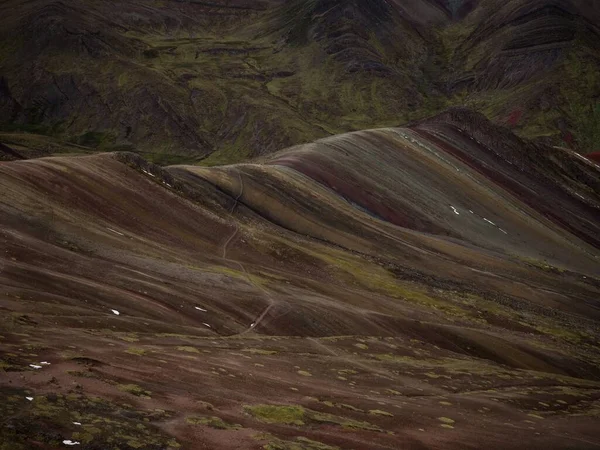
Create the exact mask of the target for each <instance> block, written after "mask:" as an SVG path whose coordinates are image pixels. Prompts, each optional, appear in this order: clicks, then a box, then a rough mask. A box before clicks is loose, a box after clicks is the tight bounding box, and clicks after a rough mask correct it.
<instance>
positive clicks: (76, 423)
mask: <svg viewBox="0 0 600 450" xmlns="http://www.w3.org/2000/svg"><path fill="white" fill-rule="evenodd" d="M73 425H81V422H73Z"/></svg>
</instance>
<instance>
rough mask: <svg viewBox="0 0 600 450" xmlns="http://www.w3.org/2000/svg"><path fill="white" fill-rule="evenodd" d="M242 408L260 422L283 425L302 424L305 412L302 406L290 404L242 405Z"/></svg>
mask: <svg viewBox="0 0 600 450" xmlns="http://www.w3.org/2000/svg"><path fill="white" fill-rule="evenodd" d="M244 410H245V411H246V412H247V413H248V414H250V415H251V416H252V417H254V418H256V419H258V420H260V421H261V422H265V423H280V424H285V425H304V419H305V414H306V410H305V409H304V408H303V407H302V406H291V405H255V406H244Z"/></svg>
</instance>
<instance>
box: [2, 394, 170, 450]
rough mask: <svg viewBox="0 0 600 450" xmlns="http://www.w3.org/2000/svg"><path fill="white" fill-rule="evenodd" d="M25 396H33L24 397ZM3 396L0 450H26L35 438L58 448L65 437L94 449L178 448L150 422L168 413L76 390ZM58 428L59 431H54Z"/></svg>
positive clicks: (163, 418)
mask: <svg viewBox="0 0 600 450" xmlns="http://www.w3.org/2000/svg"><path fill="white" fill-rule="evenodd" d="M26 396H31V397H33V400H32V401H27V400H26V399H25V397H26ZM2 398H3V402H2V403H1V404H0V416H1V417H2V418H3V420H4V425H5V426H3V427H2V428H1V429H0V448H1V449H11V450H21V449H23V450H24V449H28V448H31V447H30V444H31V442H34V441H37V442H38V443H42V445H44V446H48V447H52V448H58V447H60V446H61V445H62V440H63V439H72V440H75V441H79V442H80V443H81V444H82V445H87V444H89V445H93V446H94V448H144V449H152V450H158V449H169V450H174V449H177V448H180V444H179V443H178V442H177V441H176V440H175V439H173V438H172V437H170V436H168V435H166V434H164V433H163V432H162V431H160V429H159V428H158V427H156V426H155V425H153V422H159V421H163V420H166V419H168V418H169V417H172V413H171V412H167V411H163V410H138V409H135V408H133V407H132V406H130V405H123V404H117V403H113V402H109V401H107V400H105V399H101V398H98V397H87V396H84V395H80V394H68V395H63V394H45V395H36V394H35V393H32V392H28V391H22V390H16V389H7V388H3V390H2ZM73 422H78V423H81V425H74V424H73ZM6 425H10V426H6ZM57 429H60V430H63V431H62V433H55V432H54V430H57Z"/></svg>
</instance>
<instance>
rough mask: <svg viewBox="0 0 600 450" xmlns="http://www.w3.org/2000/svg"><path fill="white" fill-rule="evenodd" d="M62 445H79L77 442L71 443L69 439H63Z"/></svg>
mask: <svg viewBox="0 0 600 450" xmlns="http://www.w3.org/2000/svg"><path fill="white" fill-rule="evenodd" d="M63 444H65V445H79V442H78V441H72V440H71V439H65V440H64V441H63Z"/></svg>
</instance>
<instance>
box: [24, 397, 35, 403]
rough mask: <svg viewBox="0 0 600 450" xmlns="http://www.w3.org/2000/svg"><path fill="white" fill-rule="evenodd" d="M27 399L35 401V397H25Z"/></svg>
mask: <svg viewBox="0 0 600 450" xmlns="http://www.w3.org/2000/svg"><path fill="white" fill-rule="evenodd" d="M25 399H26V400H29V401H30V402H32V401H33V397H25Z"/></svg>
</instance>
